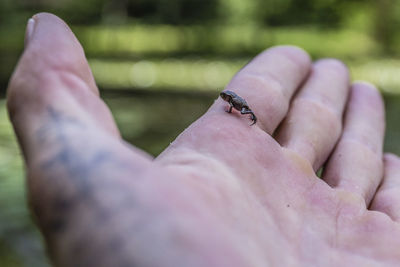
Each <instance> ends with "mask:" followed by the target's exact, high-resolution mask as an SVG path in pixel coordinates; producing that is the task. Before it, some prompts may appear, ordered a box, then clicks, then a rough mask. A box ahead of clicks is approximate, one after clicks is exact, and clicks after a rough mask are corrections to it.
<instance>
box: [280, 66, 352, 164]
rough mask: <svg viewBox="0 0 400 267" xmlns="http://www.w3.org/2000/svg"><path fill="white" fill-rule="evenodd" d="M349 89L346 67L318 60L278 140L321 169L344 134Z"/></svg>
mask: <svg viewBox="0 0 400 267" xmlns="http://www.w3.org/2000/svg"><path fill="white" fill-rule="evenodd" d="M348 92H349V74H348V69H347V67H346V66H345V65H344V64H343V63H341V62H340V61H337V60H334V59H324V60H320V61H318V62H317V63H315V64H314V66H313V69H312V72H311V75H310V77H309V79H308V80H307V81H306V83H305V84H304V86H303V88H302V89H301V90H300V91H299V93H298V95H297V96H296V97H295V98H294V100H293V102H292V104H291V109H290V110H289V113H288V115H287V117H286V119H285V120H284V121H283V122H282V124H281V126H280V128H279V129H278V131H277V133H276V140H277V141H278V142H279V143H280V144H281V145H282V146H283V147H286V148H289V149H292V150H294V151H295V152H297V153H298V154H300V155H301V156H302V157H304V158H305V159H307V160H308V161H309V162H310V163H311V165H312V166H313V168H314V170H318V168H319V167H320V166H321V165H322V164H323V162H324V161H325V160H326V159H327V157H328V155H329V154H330V152H331V151H332V149H333V147H334V145H335V143H336V142H337V140H338V138H339V136H340V134H341V131H342V114H343V110H344V106H345V103H346V100H347V96H348Z"/></svg>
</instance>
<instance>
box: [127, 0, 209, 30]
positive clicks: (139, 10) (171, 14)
mask: <svg viewBox="0 0 400 267" xmlns="http://www.w3.org/2000/svg"><path fill="white" fill-rule="evenodd" d="M216 7H217V0H127V12H128V16H130V17H133V18H137V19H141V20H143V21H144V22H147V23H167V24H200V23H205V22H208V21H210V20H212V19H214V18H215V16H216V13H217V12H216Z"/></svg>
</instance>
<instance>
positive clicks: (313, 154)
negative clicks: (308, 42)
mask: <svg viewBox="0 0 400 267" xmlns="http://www.w3.org/2000/svg"><path fill="white" fill-rule="evenodd" d="M33 21H34V22H31V23H30V24H29V25H28V29H32V30H33V31H32V33H29V32H28V34H27V36H28V38H27V41H26V49H25V52H24V53H23V55H22V57H21V59H20V61H19V64H18V66H17V67H16V70H15V72H14V74H13V76H12V78H11V80H10V84H9V88H8V107H9V113H10V118H11V120H12V123H13V125H14V128H15V132H16V134H17V136H18V140H19V142H20V145H21V149H22V151H23V154H24V158H25V161H26V166H27V179H28V194H29V199H30V205H31V207H32V209H33V212H34V214H35V220H36V222H37V224H38V226H39V227H40V229H41V231H42V232H43V235H44V236H45V239H46V243H47V247H48V250H49V254H50V256H51V258H52V260H53V262H54V264H55V265H56V266H399V265H400V227H399V220H400V197H399V195H400V191H399V184H400V160H399V158H398V157H397V156H395V155H382V143H383V135H384V106H383V102H382V99H381V97H380V94H379V93H378V91H377V90H376V89H375V88H374V87H373V86H372V85H370V84H367V83H362V82H359V83H355V84H352V85H351V84H350V82H349V75H348V70H347V68H346V66H345V65H343V64H342V63H341V62H339V61H337V60H334V59H323V60H319V61H317V62H315V63H312V62H311V61H310V58H309V56H308V55H307V54H306V52H304V51H302V50H300V49H298V48H294V47H288V46H283V47H275V48H271V49H269V50H266V51H265V52H263V53H261V54H260V55H259V56H257V57H256V58H255V59H254V60H253V61H252V62H251V63H250V64H248V65H247V66H246V67H245V68H243V69H242V70H241V71H240V72H239V73H238V74H237V75H236V76H235V77H234V78H233V79H232V81H231V82H230V83H229V84H228V85H227V87H226V89H228V90H233V91H235V93H237V94H238V95H240V96H242V97H243V98H244V99H246V101H247V102H248V103H249V105H250V106H251V108H252V110H253V111H254V113H255V114H257V117H258V122H257V124H255V125H253V126H251V127H250V126H249V124H248V119H247V118H245V117H243V116H241V115H240V114H238V113H234V114H228V113H226V112H225V108H226V102H224V101H223V100H222V99H220V98H219V99H217V100H216V101H215V103H214V104H213V105H212V106H211V107H210V109H209V110H208V111H207V113H206V114H204V116H202V117H201V118H200V119H199V120H197V121H196V122H195V123H193V124H192V125H191V126H190V127H189V128H188V129H186V130H185V131H184V132H183V133H182V134H181V135H180V136H179V137H178V138H177V139H176V140H175V141H174V142H173V143H172V144H171V145H170V146H169V147H168V148H167V149H166V150H165V151H164V152H163V153H162V154H161V155H160V156H159V157H157V158H156V159H152V158H151V157H150V156H148V155H146V154H145V153H144V152H141V151H140V150H138V149H136V148H134V147H132V146H130V145H129V144H127V143H124V142H123V141H122V140H121V137H120V134H119V132H118V130H117V128H116V126H115V123H114V121H113V119H112V117H111V114H110V112H109V110H108V109H107V107H106V106H105V104H104V103H103V102H102V100H101V99H100V98H99V93H98V89H97V87H96V85H95V82H94V79H93V77H92V74H91V71H90V69H89V67H88V64H87V62H86V59H85V57H84V53H83V50H82V48H81V46H80V45H79V43H78V41H77V40H76V39H75V37H74V35H73V34H72V32H71V31H70V30H69V28H68V27H67V26H66V25H65V24H64V23H63V22H62V21H61V20H60V19H58V18H57V17H55V16H53V15H50V14H38V15H35V16H34V17H33ZM342 118H343V119H342ZM278 126H279V127H278ZM133 127H134V126H133ZM323 165H324V166H325V168H324V172H323V175H322V179H319V178H318V177H317V176H316V175H315V172H316V171H317V170H318V169H319V168H320V167H321V166H323Z"/></svg>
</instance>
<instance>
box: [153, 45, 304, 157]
mask: <svg viewBox="0 0 400 267" xmlns="http://www.w3.org/2000/svg"><path fill="white" fill-rule="evenodd" d="M310 69H311V60H310V57H309V56H308V54H307V53H306V52H304V51H303V50H301V49H299V48H296V47H291V46H279V47H274V48H271V49H268V50H266V51H265V52H263V53H261V54H260V55H258V56H257V57H256V58H254V59H253V60H252V61H251V62H250V63H249V64H247V65H246V66H245V67H244V68H243V69H241V70H240V71H239V72H238V73H237V74H236V75H235V77H234V78H233V79H232V81H231V82H230V83H229V84H228V85H227V87H226V89H228V90H230V91H233V92H235V93H236V94H238V95H239V96H240V97H242V98H243V99H245V101H246V102H247V104H248V105H249V108H250V109H251V110H252V111H253V112H254V114H255V115H256V116H257V118H258V120H257V123H256V124H255V125H253V126H250V124H251V121H250V119H249V118H248V116H249V115H244V116H242V115H240V114H238V112H235V114H227V113H226V111H227V110H228V107H229V105H228V104H227V102H225V101H223V100H222V99H221V98H218V100H216V101H215V103H214V104H213V105H212V106H211V108H210V109H209V110H208V111H207V113H206V114H204V115H203V116H202V117H201V118H200V119H199V120H197V121H196V122H195V123H193V124H192V125H191V126H190V127H189V128H188V129H187V130H185V131H184V132H183V133H182V134H181V135H180V136H179V137H178V138H177V139H176V140H175V141H174V142H173V143H172V144H171V145H170V146H169V147H168V148H167V149H166V150H165V151H164V152H163V154H162V155H163V156H162V157H159V158H165V156H166V155H176V153H178V154H179V153H180V152H176V153H175V154H174V153H172V152H173V151H179V148H188V147H189V148H190V149H191V151H197V152H199V151H203V152H206V153H207V154H208V155H210V154H211V155H214V156H215V155H219V156H220V158H224V159H226V158H229V159H230V160H232V162H238V161H239V162H240V161H243V155H253V154H256V153H254V152H256V151H260V148H261V150H263V149H262V148H263V147H264V148H265V147H268V144H270V145H272V144H275V145H276V144H277V143H276V142H275V141H274V140H273V138H266V137H267V136H266V135H265V132H264V131H266V132H268V133H269V134H272V133H273V132H274V130H275V129H276V128H277V126H278V125H279V123H280V122H281V121H282V120H283V118H284V117H285V116H286V114H287V112H288V107H289V102H290V99H291V97H292V95H293V94H294V92H295V91H296V90H297V89H298V88H299V87H300V85H301V84H302V82H303V80H305V78H306V77H307V74H308V73H309V71H310ZM260 128H261V129H262V130H260ZM263 130H264V131H263ZM268 142H269V143H268ZM266 143H268V144H266ZM260 144H264V145H260ZM274 147H275V149H277V148H278V146H274ZM267 150H268V151H269V149H267ZM235 151H240V153H235V154H233V153H232V152H235ZM171 153H172V154H171ZM264 156H265V155H263V156H262V157H264Z"/></svg>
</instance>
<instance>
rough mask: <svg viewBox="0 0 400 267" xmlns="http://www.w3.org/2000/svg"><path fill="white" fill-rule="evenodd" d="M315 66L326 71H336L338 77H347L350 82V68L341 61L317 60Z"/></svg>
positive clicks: (332, 59) (330, 59) (333, 59)
mask: <svg viewBox="0 0 400 267" xmlns="http://www.w3.org/2000/svg"><path fill="white" fill-rule="evenodd" d="M314 66H316V67H319V68H321V69H324V71H334V72H336V73H337V74H338V75H344V76H346V78H347V80H349V78H350V77H349V76H350V74H349V68H348V66H347V65H346V64H345V63H344V62H343V61H341V60H338V59H335V58H323V59H320V60H317V61H316V62H315V63H314Z"/></svg>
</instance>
